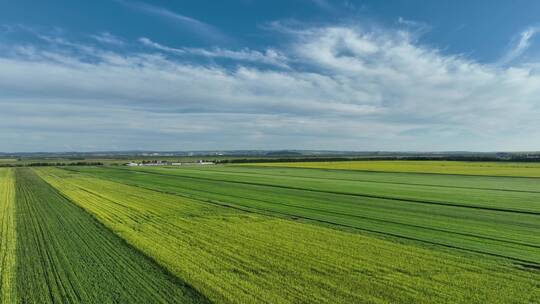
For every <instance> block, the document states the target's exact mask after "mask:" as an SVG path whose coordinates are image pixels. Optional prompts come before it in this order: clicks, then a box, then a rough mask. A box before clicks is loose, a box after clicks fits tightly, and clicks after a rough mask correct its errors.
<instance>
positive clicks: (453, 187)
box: [125, 166, 540, 193]
mask: <svg viewBox="0 0 540 304" xmlns="http://www.w3.org/2000/svg"><path fill="white" fill-rule="evenodd" d="M250 167H253V168H261V169H268V168H269V167H264V166H261V167H255V166H250ZM226 168H245V167H242V166H238V167H233V166H228V167H226ZM272 168H274V167H272ZM275 168H280V167H275ZM281 168H284V169H300V170H312V171H315V172H314V173H316V171H320V172H327V171H336V172H341V171H344V170H339V169H336V170H331V169H318V168H288V167H281ZM160 169H169V170H174V169H176V168H170V167H163V168H160ZM125 170H129V169H125ZM137 170H140V171H146V170H143V169H137ZM182 170H183V171H189V172H197V171H200V169H194V170H190V169H185V168H182ZM203 170H204V171H206V172H215V173H220V174H227V175H235V174H237V173H240V174H246V175H253V176H268V177H287V178H290V177H293V178H298V179H311V180H323V181H348V182H360V183H370V184H385V185H406V186H426V187H433V188H450V189H464V190H469V189H470V190H487V191H501V192H517V193H540V190H519V189H500V188H489V187H469V186H468V187H465V186H452V185H440V184H426V183H418V182H415V183H413V182H408V183H405V182H389V181H373V180H368V179H358V178H357V179H352V178H332V177H316V176H305V175H294V174H275V173H274V174H270V173H260V172H249V171H243V170H234V171H231V172H227V171H224V170H212V169H208V168H204V169H203ZM351 171H353V172H354V173H356V172H359V171H358V170H351ZM360 172H361V171H360ZM368 173H383V174H385V173H388V174H392V172H385V171H369V172H368ZM394 173H401V174H410V175H414V174H418V173H408V172H394ZM433 174H435V175H449V174H436V173H433ZM461 176H462V175H459V177H461ZM465 176H467V177H469V176H470V177H491V178H502V179H511V178H516V177H507V176H484V175H480V176H475V175H465ZM518 178H521V177H518ZM526 178H528V177H526Z"/></svg>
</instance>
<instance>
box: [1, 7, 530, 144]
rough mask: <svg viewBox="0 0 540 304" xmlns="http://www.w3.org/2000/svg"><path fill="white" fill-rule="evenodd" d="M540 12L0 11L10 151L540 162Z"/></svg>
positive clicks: (4, 120)
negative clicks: (252, 152)
mask: <svg viewBox="0 0 540 304" xmlns="http://www.w3.org/2000/svg"><path fill="white" fill-rule="evenodd" d="M539 11H540V2H538V1H523V0H522V1H512V2H510V1H427V0H425V1H397V0H396V1H352V0H348V1H347V0H336V1H330V0H289V1H256V0H238V1H209V0H207V1H131V0H109V1H106V0H96V1H73V0H72V1H63V0H57V1H39V2H36V1H29V0H19V1H0V109H1V110H0V130H1V131H0V151H6V152H14V151H97V150H132V149H145V150H203V149H204V150H206V149H218V150H223V149H325V150H408V151H411V150H414V151H442V150H445V151H448V150H474V151H495V150H506V151H523V150H540V131H539V130H540V119H538V117H539V114H540V97H538V96H540V75H539V73H538V72H539V67H540V57H539V55H540V38H539V35H538V33H539V32H540V17H538V12H539Z"/></svg>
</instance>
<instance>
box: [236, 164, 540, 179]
mask: <svg viewBox="0 0 540 304" xmlns="http://www.w3.org/2000/svg"><path fill="white" fill-rule="evenodd" d="M245 166H267V167H289V168H317V169H340V170H359V171H376V172H411V173H436V174H463V175H486V176H520V177H524V176H526V177H540V164H539V163H512V162H463V161H410V160H406V161H397V160H391V161H339V162H287V163H262V164H261V163H259V164H246V165H245Z"/></svg>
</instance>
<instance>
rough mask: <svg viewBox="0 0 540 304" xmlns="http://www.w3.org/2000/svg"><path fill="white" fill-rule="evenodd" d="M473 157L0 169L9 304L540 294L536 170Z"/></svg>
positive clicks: (521, 298) (462, 299)
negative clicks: (395, 166)
mask: <svg viewBox="0 0 540 304" xmlns="http://www.w3.org/2000/svg"><path fill="white" fill-rule="evenodd" d="M376 163H379V162H376ZM467 164H468V163H459V165H458V164H456V166H457V167H459V168H460V169H459V170H469V171H467V172H465V173H460V174H434V172H435V171H437V170H440V168H439V167H441V166H442V167H444V166H446V162H442V163H437V162H424V163H423V166H424V169H423V170H424V171H421V172H416V173H411V172H371V171H369V170H363V169H361V170H342V169H336V168H333V169H331V170H329V169H328V168H323V169H317V168H296V167H283V165H289V163H287V164H283V163H281V164H279V165H280V166H277V167H276V166H273V165H272V166H266V164H265V165H263V166H261V165H257V166H253V165H234V166H233V165H227V166H218V165H216V166H207V167H203V166H201V167H180V168H178V167H175V168H172V167H143V168H141V167H137V168H127V167H117V166H114V167H113V166H111V167H70V168H52V167H47V168H36V169H24V168H17V169H1V168H0V229H1V230H0V236H1V239H0V250H1V251H0V257H1V260H0V266H1V267H2V268H1V270H2V276H1V277H0V279H1V281H0V287H1V296H2V298H1V301H0V303H57V302H62V303H204V302H211V303H313V302H316V303H539V302H540V285H539V282H540V270H539V269H540V179H538V178H533V177H530V176H532V175H531V172H532V171H529V169H531V168H533V167H534V166H531V165H529V166H523V167H522V168H521V170H522V173H521V175H520V176H519V177H518V176H516V177H510V176H500V175H507V174H501V173H500V171H499V172H498V173H497V174H494V175H493V176H488V175H485V174H478V172H477V170H478V168H477V167H479V166H478V164H477V165H471V166H470V168H469V169H467ZM484 164H485V166H489V165H490V164H488V163H484ZM292 165H293V166H294V165H295V164H292ZM410 166H417V167H418V166H419V165H418V164H417V162H412V163H411V164H410ZM505 166H506V165H505ZM508 166H509V167H510V168H512V169H511V170H517V168H518V167H519V166H511V165H508ZM480 167H481V166H480ZM500 168H503V169H500ZM500 168H499V170H504V166H500ZM539 168H540V167H539ZM533 169H534V168H533ZM382 171H387V170H382ZM513 172H514V173H515V172H517V171H513ZM425 173H431V174H425ZM445 173H448V172H445ZM485 173H486V174H487V171H486V172H485ZM516 174H517V173H516ZM526 176H529V177H526Z"/></svg>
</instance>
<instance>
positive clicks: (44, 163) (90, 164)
mask: <svg viewBox="0 0 540 304" xmlns="http://www.w3.org/2000/svg"><path fill="white" fill-rule="evenodd" d="M64 166H103V163H101V162H72V163H53V162H37V163H27V164H0V167H64Z"/></svg>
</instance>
